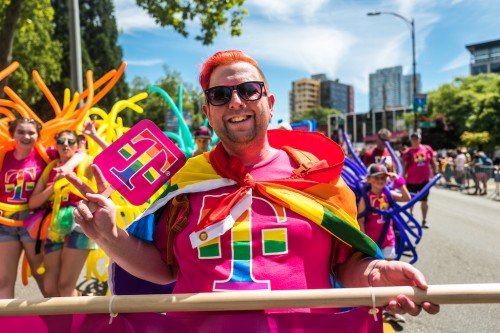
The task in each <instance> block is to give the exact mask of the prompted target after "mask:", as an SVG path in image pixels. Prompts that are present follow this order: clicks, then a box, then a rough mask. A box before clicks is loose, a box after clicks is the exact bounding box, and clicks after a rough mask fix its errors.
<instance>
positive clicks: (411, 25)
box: [366, 11, 417, 132]
mask: <svg viewBox="0 0 500 333" xmlns="http://www.w3.org/2000/svg"><path fill="white" fill-rule="evenodd" d="M381 14H388V15H392V16H396V17H398V18H400V19H402V20H403V21H404V22H405V23H406V25H407V26H408V28H409V29H410V31H411V49H412V59H413V64H412V65H413V98H412V105H413V104H414V103H415V97H416V96H417V62H416V60H415V20H414V19H413V18H412V19H411V20H409V19H407V18H406V17H404V16H402V15H399V14H398V13H394V12H379V11H376V12H369V13H366V15H368V16H378V15H381ZM416 131H417V112H415V110H413V132H416Z"/></svg>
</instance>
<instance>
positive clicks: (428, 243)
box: [404, 188, 500, 332]
mask: <svg viewBox="0 0 500 333" xmlns="http://www.w3.org/2000/svg"><path fill="white" fill-rule="evenodd" d="M429 204H430V210H429V216H428V221H429V223H430V224H431V227H430V228H429V229H424V236H423V239H422V241H421V243H420V244H419V245H418V253H419V260H418V262H417V263H416V265H415V266H416V267H418V268H419V269H420V270H422V271H423V272H424V273H425V275H426V277H427V280H428V283H429V284H465V283H500V270H499V268H498V267H500V255H499V254H500V242H499V241H498V237H499V235H500V220H499V213H500V202H498V201H493V200H491V199H490V198H488V197H478V196H472V195H465V194H461V193H459V192H457V191H451V190H446V189H439V188H436V189H432V191H431V195H430V201H429ZM418 210H419V207H418V206H417V209H415V215H417V216H420V212H419V211H418ZM406 317H407V323H406V324H404V331H406V332H500V304H491V305H489V304H481V305H445V306H442V308H441V312H440V313H439V314H438V315H436V316H430V315H427V314H424V315H421V316H419V317H415V318H412V317H409V316H406Z"/></svg>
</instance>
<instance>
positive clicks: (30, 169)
mask: <svg viewBox="0 0 500 333" xmlns="http://www.w3.org/2000/svg"><path fill="white" fill-rule="evenodd" d="M45 165H46V163H45V161H44V160H43V159H42V157H41V156H40V155H39V154H38V152H37V151H36V150H35V149H33V150H32V152H31V154H30V155H29V156H28V157H26V158H25V159H22V160H18V159H16V158H15V157H14V151H13V150H11V151H8V152H7V153H5V157H4V160H3V165H2V166H1V167H2V169H1V170H0V202H3V203H7V204H11V205H12V204H25V203H27V202H28V200H29V198H30V196H31V193H33V189H34V188H35V185H36V182H37V180H38V178H40V175H41V174H42V172H43V169H44V168H45Z"/></svg>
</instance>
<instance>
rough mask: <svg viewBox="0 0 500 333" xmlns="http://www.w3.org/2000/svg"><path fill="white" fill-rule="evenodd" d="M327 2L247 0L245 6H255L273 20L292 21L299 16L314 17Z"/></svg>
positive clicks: (312, 0) (323, 0)
mask: <svg viewBox="0 0 500 333" xmlns="http://www.w3.org/2000/svg"><path fill="white" fill-rule="evenodd" d="M326 3H328V0H307V1H304V0H287V1H283V0H266V1H263V0H247V1H246V2H245V5H244V7H247V8H252V7H255V8H256V9H258V10H259V11H260V12H261V13H260V14H261V15H264V16H267V17H268V18H270V19H271V20H272V21H282V22H283V21H284V22H292V21H293V20H294V18H297V17H301V18H304V19H307V20H308V19H310V18H312V17H313V16H314V15H315V14H316V13H317V12H318V11H319V9H320V8H321V7H322V6H323V5H325V4H326ZM250 14H251V13H250Z"/></svg>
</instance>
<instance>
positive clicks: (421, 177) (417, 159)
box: [402, 132, 439, 228]
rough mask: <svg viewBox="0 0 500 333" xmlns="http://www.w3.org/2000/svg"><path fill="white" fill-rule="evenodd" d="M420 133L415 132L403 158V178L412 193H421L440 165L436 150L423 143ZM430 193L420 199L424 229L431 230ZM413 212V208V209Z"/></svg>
mask: <svg viewBox="0 0 500 333" xmlns="http://www.w3.org/2000/svg"><path fill="white" fill-rule="evenodd" d="M421 140H422V137H421V135H420V133H418V132H415V133H413V134H411V136H410V142H411V146H410V148H408V149H407V150H406V151H405V152H404V153H403V157H402V162H403V176H404V177H405V179H406V186H407V188H408V190H409V191H410V192H412V193H418V192H420V191H421V190H422V189H423V188H424V187H425V185H427V183H428V182H429V180H430V179H431V170H432V173H433V174H434V175H436V174H438V172H439V170H438V165H437V162H436V158H435V156H434V150H432V148H431V147H429V146H428V145H423V144H422V143H421ZM428 197H429V193H426V194H425V195H424V196H423V197H422V199H420V208H421V211H422V228H429V223H428V222H427V213H428V211H429V204H428ZM411 210H412V211H413V207H412V208H411Z"/></svg>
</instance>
